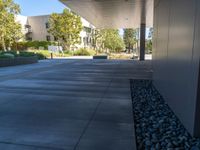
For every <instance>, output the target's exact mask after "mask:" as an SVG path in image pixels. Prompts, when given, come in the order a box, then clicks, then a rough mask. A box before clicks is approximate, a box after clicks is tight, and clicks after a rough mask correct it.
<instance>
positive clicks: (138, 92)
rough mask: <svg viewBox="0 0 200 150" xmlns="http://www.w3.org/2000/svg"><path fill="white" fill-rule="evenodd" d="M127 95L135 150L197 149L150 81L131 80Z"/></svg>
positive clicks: (198, 145) (197, 143)
mask: <svg viewBox="0 0 200 150" xmlns="http://www.w3.org/2000/svg"><path fill="white" fill-rule="evenodd" d="M131 94H132V102H133V112H134V119H135V132H136V137H137V138H136V139H137V148H138V149H139V150H143V149H145V150H151V149H155V150H160V149H163V150H199V149H200V139H196V138H192V137H191V136H190V134H189V133H188V132H187V130H186V129H185V128H184V126H183V125H182V123H181V122H180V121H179V119H178V118H177V117H176V115H175V114H174V113H173V111H172V110H171V109H170V107H169V106H168V105H167V103H166V102H165V101H164V99H163V98H162V96H161V95H160V94H159V92H158V91H157V90H156V88H155V87H154V86H153V84H152V81H150V80H131Z"/></svg>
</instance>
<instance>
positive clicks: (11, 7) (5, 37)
mask: <svg viewBox="0 0 200 150" xmlns="http://www.w3.org/2000/svg"><path fill="white" fill-rule="evenodd" d="M19 13H20V7H19V5H17V4H16V3H14V2H13V0H0V44H1V46H2V47H3V49H4V51H6V50H7V47H10V46H11V45H12V44H13V43H14V42H15V41H16V40H18V39H19V38H20V37H21V36H22V33H21V25H20V24H19V23H17V22H15V15H17V14H19Z"/></svg>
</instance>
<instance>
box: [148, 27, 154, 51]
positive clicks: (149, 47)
mask: <svg viewBox="0 0 200 150" xmlns="http://www.w3.org/2000/svg"><path fill="white" fill-rule="evenodd" d="M152 38H153V28H150V29H149V35H148V40H147V42H146V49H147V50H148V53H149V54H151V53H152Z"/></svg>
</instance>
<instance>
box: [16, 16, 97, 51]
mask: <svg viewBox="0 0 200 150" xmlns="http://www.w3.org/2000/svg"><path fill="white" fill-rule="evenodd" d="M49 17H50V15H42V16H28V17H27V16H21V15H18V16H17V17H16V21H17V22H19V23H20V24H21V25H22V33H23V34H24V36H25V40H26V41H57V39H56V37H54V36H52V35H51V34H50V33H48V28H49V23H48V20H49ZM81 21H82V25H83V30H82V31H81V33H80V41H81V42H80V44H76V45H75V46H74V48H75V49H78V48H91V47H92V46H93V45H92V32H93V30H94V29H95V27H94V26H93V25H92V24H90V23H89V22H88V21H87V20H85V19H84V18H81Z"/></svg>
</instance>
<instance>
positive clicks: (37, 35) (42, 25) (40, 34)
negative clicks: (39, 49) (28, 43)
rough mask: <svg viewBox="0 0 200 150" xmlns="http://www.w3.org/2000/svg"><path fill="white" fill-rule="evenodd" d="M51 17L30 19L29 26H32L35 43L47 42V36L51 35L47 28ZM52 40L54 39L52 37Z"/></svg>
mask: <svg viewBox="0 0 200 150" xmlns="http://www.w3.org/2000/svg"><path fill="white" fill-rule="evenodd" d="M48 19H49V16H48V15H45V16H33V17H28V24H29V25H30V26H31V30H32V33H31V34H32V35H31V37H32V40H33V41H36V40H37V41H46V40H47V39H46V36H48V35H49V33H48V32H47V28H46V23H48ZM51 39H53V37H52V36H51Z"/></svg>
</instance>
